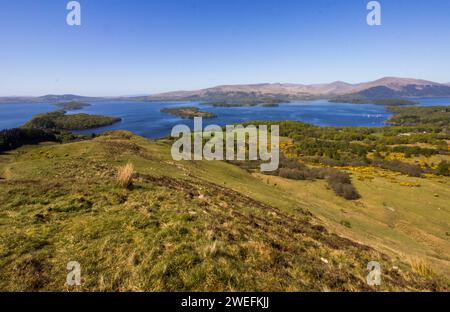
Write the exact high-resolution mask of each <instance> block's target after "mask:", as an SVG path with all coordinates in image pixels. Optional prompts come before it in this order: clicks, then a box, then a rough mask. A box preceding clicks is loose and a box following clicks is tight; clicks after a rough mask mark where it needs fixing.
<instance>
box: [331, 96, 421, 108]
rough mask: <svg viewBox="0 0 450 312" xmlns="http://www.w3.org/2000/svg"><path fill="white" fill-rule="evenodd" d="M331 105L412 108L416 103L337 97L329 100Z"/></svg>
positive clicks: (399, 100) (397, 100) (404, 100)
mask: <svg viewBox="0 0 450 312" xmlns="http://www.w3.org/2000/svg"><path fill="white" fill-rule="evenodd" d="M330 102H332V103H348V104H375V105H384V106H413V105H417V104H418V103H417V102H414V101H411V100H407V99H368V98H354V97H345V96H344V97H337V98H334V99H331V100H330Z"/></svg>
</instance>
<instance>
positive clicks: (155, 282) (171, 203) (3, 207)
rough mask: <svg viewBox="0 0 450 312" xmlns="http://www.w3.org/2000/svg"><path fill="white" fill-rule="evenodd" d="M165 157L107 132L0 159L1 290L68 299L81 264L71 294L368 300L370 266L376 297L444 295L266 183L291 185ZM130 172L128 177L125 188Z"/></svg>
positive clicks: (422, 276) (419, 273)
mask: <svg viewBox="0 0 450 312" xmlns="http://www.w3.org/2000/svg"><path fill="white" fill-rule="evenodd" d="M169 151H170V145H169V144H167V142H164V141H156V142H155V141H148V140H146V139H144V138H141V137H137V136H134V135H132V134H130V133H127V132H114V133H110V134H107V135H103V136H100V137H97V138H95V139H93V140H89V141H82V142H76V143H70V144H63V145H61V144H54V143H52V144H44V145H39V146H34V147H29V146H28V147H22V148H20V149H17V150H15V151H11V152H8V153H7V154H3V155H0V177H1V178H0V289H1V290H65V289H68V288H67V286H65V285H64V283H65V278H66V274H67V271H66V265H67V263H68V262H69V261H78V262H80V264H81V268H82V279H83V286H81V287H79V288H78V289H77V290H120V291H161V290H178V291H182V290H205V291H207V290H212V291H231V290H245V291H250V290H253V291H258V290H267V291H299V290H300V291H301V290H306V291H311V290H318V291H325V290H359V291H365V290H372V289H373V288H370V287H369V286H368V285H367V284H366V282H365V279H366V275H367V274H368V271H367V269H366V266H367V263H368V262H369V261H373V260H375V261H379V262H380V263H381V265H382V271H383V276H382V280H383V283H382V286H380V287H379V288H377V289H378V290H448V289H449V288H448V287H449V285H448V281H446V280H444V279H443V278H442V277H439V276H437V275H436V274H435V273H433V272H432V271H431V270H430V269H429V267H428V266H426V265H423V264H422V263H421V262H417V261H415V262H408V261H407V259H406V258H397V257H392V256H389V255H387V254H383V253H380V252H378V251H375V250H374V249H372V248H370V247H367V246H365V245H361V244H358V243H355V242H354V241H352V240H349V239H345V238H341V237H339V236H337V235H335V234H332V233H331V232H329V231H328V230H326V229H325V227H323V224H326V223H324V222H323V221H320V220H319V219H317V218H316V217H315V216H313V215H311V213H310V211H311V210H316V211H318V209H317V208H316V207H312V205H311V204H314V205H316V201H310V200H309V199H307V198H301V196H299V195H297V196H293V194H297V193H296V192H297V191H292V190H291V189H289V188H286V187H284V186H283V185H281V184H282V183H281V182H279V181H278V180H277V182H276V185H275V183H273V181H270V180H269V179H272V178H273V179H280V181H288V180H284V179H283V180H282V179H281V178H279V177H269V176H264V177H263V178H261V177H258V176H254V175H251V174H249V173H247V172H246V171H244V170H242V169H240V168H238V167H237V166H233V165H231V164H227V163H225V162H206V161H202V162H173V161H172V160H171V157H170V154H169ZM127 163H131V164H132V165H133V167H134V175H133V181H132V184H130V185H129V186H128V187H124V186H123V184H122V186H121V185H120V183H119V182H120V180H119V179H118V170H119V169H120V168H123V167H124V166H125V165H126V164H127ZM292 182H293V183H300V182H298V181H292ZM305 183H306V182H305ZM307 183H309V184H308V185H311V186H312V187H317V188H319V189H321V192H323V193H326V194H327V197H324V201H323V202H319V203H318V204H317V205H320V206H322V207H326V206H327V205H329V204H330V203H335V202H338V201H339V199H338V197H336V196H335V195H334V194H333V193H332V192H330V191H328V190H326V188H325V187H323V188H322V187H321V186H320V183H322V182H312V181H308V182H307ZM127 185H128V183H127ZM361 190H362V193H363V194H364V193H366V190H365V189H361ZM299 191H300V192H301V189H299ZM300 194H301V193H300ZM445 199H446V198H445V197H443V198H442V199H441V200H442V201H444V200H445ZM343 201H344V200H343ZM388 204H389V205H391V203H388ZM349 205H350V204H349ZM332 207H334V206H332ZM332 207H331V208H332ZM370 208H371V207H367V208H366V209H370ZM348 209H350V207H349V208H348ZM361 209H363V208H361ZM434 217H436V218H442V216H440V215H436V216H433V218H434ZM444 217H448V215H446V216H444ZM444 220H445V219H444ZM447 220H448V218H447Z"/></svg>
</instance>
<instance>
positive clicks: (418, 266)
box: [408, 257, 434, 277]
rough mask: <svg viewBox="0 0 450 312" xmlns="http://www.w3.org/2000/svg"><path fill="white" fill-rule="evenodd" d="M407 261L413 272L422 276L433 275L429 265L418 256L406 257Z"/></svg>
mask: <svg viewBox="0 0 450 312" xmlns="http://www.w3.org/2000/svg"><path fill="white" fill-rule="evenodd" d="M408 262H409V265H410V266H411V269H412V271H413V272H415V273H417V274H419V275H421V276H424V277H427V276H428V277H430V276H433V275H434V271H433V269H432V268H431V267H430V265H429V264H428V263H427V261H426V260H424V259H422V258H419V257H410V258H409V259H408Z"/></svg>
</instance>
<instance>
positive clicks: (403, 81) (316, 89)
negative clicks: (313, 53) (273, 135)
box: [147, 77, 450, 100]
mask: <svg viewBox="0 0 450 312" xmlns="http://www.w3.org/2000/svg"><path fill="white" fill-rule="evenodd" d="M248 97H250V98H258V97H261V98H284V99H317V98H339V97H341V98H360V99H390V98H408V97H450V85H448V84H440V83H436V82H432V81H426V80H420V79H411V78H396V77H385V78H382V79H378V80H375V81H370V82H366V83H359V84H350V83H346V82H342V81H336V82H333V83H329V84H313V85H303V84H282V83H275V84H269V83H266V84H251V85H223V86H217V87H214V88H208V89H201V90H196V91H176V92H168V93H161V94H156V95H153V96H149V97H148V98H147V99H148V100H226V99H230V100H232V99H236V98H237V99H238V98H248Z"/></svg>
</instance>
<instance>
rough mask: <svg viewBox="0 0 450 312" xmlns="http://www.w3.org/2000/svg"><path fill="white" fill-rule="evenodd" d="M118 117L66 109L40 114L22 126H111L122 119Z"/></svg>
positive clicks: (48, 127)
mask: <svg viewBox="0 0 450 312" xmlns="http://www.w3.org/2000/svg"><path fill="white" fill-rule="evenodd" d="M121 120H122V119H120V118H117V117H109V116H102V115H88V114H73V115H67V112H66V111H64V110H59V111H54V112H50V113H45V114H39V115H36V116H35V117H33V118H32V119H31V120H30V121H28V122H27V123H26V124H24V125H23V126H22V128H24V129H51V130H68V131H71V130H85V129H93V128H99V127H103V126H109V125H112V124H114V123H117V122H119V121H121Z"/></svg>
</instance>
